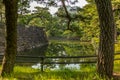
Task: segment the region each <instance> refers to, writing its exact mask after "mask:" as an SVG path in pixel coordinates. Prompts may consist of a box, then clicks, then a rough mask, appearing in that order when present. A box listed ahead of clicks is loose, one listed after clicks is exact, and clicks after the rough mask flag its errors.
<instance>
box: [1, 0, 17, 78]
mask: <svg viewBox="0 0 120 80" xmlns="http://www.w3.org/2000/svg"><path fill="white" fill-rule="evenodd" d="M17 3H18V0H4V4H5V16H6V44H5V46H6V49H5V54H4V58H3V62H2V71H1V76H5V75H6V74H8V75H9V74H11V73H12V72H13V68H14V64H15V58H16V54H17Z"/></svg>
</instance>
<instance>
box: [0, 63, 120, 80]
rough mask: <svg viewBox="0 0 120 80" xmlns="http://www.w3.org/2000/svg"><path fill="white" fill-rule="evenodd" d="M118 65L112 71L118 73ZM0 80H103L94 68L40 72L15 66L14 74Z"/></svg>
mask: <svg viewBox="0 0 120 80" xmlns="http://www.w3.org/2000/svg"><path fill="white" fill-rule="evenodd" d="M119 66H120V64H119V65H118V64H117V63H115V67H114V71H115V72H120V69H119ZM0 80H104V79H100V78H99V77H98V75H97V73H96V69H95V67H85V68H82V70H76V69H61V70H54V71H50V70H48V69H46V70H45V71H44V72H41V71H40V70H39V69H33V68H31V67H27V66H15V68H14V73H13V74H11V76H7V78H4V79H3V78H0Z"/></svg>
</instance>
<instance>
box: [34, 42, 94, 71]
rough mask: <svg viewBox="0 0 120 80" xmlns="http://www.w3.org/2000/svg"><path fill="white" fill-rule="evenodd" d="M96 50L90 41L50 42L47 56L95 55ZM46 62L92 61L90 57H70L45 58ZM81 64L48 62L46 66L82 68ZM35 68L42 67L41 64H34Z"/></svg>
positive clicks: (53, 67) (50, 67) (52, 67)
mask: <svg viewBox="0 0 120 80" xmlns="http://www.w3.org/2000/svg"><path fill="white" fill-rule="evenodd" d="M94 54H95V51H94V48H93V46H92V45H91V44H90V43H88V42H87V43H80V42H63V41H62V42H58V41H54V42H50V43H49V46H48V48H47V50H46V52H45V56H85V55H94ZM44 61H45V62H80V61H90V59H89V58H88V59H82V58H79V59H78V58H77V59H75V58H69V59H66V58H64V59H62V58H60V59H58V58H55V59H53V58H52V59H51V58H48V59H45V60H44ZM80 66H82V65H80V64H62V65H61V64H48V65H45V66H44V68H49V69H51V70H54V69H61V68H76V69H80ZM83 66H85V65H83ZM32 67H33V68H40V67H41V64H40V63H38V64H36V65H33V66H32Z"/></svg>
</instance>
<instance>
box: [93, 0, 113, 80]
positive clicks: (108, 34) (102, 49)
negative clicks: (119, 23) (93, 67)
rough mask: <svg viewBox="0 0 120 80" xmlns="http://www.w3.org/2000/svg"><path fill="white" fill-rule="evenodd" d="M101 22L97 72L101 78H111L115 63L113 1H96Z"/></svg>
mask: <svg viewBox="0 0 120 80" xmlns="http://www.w3.org/2000/svg"><path fill="white" fill-rule="evenodd" d="M95 2H96V6H97V10H98V14H99V21H100V43H99V50H98V63H97V71H98V73H99V74H100V76H101V77H108V78H111V77H112V74H113V61H114V56H113V55H114V38H115V37H114V32H115V30H114V29H115V28H114V27H115V25H114V18H113V12H112V6H111V0H95Z"/></svg>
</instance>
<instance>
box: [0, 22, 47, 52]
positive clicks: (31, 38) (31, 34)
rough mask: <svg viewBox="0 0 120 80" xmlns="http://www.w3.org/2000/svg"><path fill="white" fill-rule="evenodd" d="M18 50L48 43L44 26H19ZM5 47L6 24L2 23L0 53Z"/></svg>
mask: <svg viewBox="0 0 120 80" xmlns="http://www.w3.org/2000/svg"><path fill="white" fill-rule="evenodd" d="M17 30H18V43H17V44H18V51H25V50H28V49H32V48H35V47H42V46H45V45H47V44H48V40H47V37H46V34H45V31H44V28H42V27H35V26H27V27H26V26H25V25H19V26H18V29H17ZM4 49H5V26H4V25H3V24H0V53H3V52H4Z"/></svg>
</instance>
